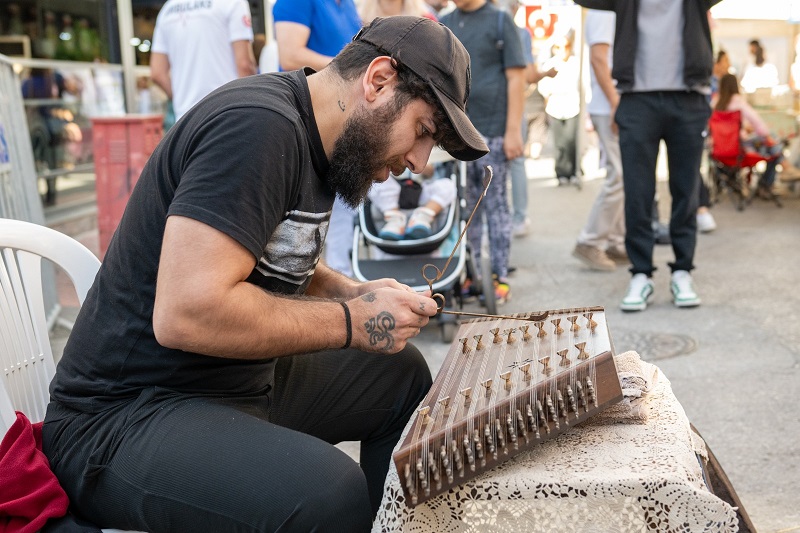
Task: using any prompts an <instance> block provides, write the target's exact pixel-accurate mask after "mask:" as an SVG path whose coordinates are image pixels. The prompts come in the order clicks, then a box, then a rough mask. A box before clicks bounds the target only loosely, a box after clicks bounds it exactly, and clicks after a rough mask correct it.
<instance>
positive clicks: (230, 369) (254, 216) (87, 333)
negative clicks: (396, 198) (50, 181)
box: [50, 71, 334, 411]
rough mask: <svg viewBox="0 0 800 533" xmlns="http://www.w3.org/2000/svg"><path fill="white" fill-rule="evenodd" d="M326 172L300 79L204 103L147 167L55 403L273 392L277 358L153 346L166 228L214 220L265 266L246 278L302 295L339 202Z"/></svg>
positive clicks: (84, 312)
mask: <svg viewBox="0 0 800 533" xmlns="http://www.w3.org/2000/svg"><path fill="white" fill-rule="evenodd" d="M327 170H328V160H327V158H326V156H325V152H324V150H323V147H322V141H321V139H320V136H319V131H318V130H317V126H316V121H315V119H314V116H313V111H312V108H311V97H310V94H309V92H308V83H307V81H306V77H305V73H304V72H302V71H295V72H287V73H280V74H269V75H259V76H250V77H248V78H244V79H240V80H236V81H233V82H231V83H229V84H227V85H224V86H223V87H221V88H220V89H218V90H216V91H214V92H213V93H212V94H210V95H209V96H208V97H206V98H205V99H204V100H202V101H201V102H200V103H198V104H197V106H195V107H194V108H193V109H192V110H191V111H189V112H188V113H187V114H186V115H185V116H184V117H183V118H182V119H181V120H180V121H178V123H177V124H176V125H175V126H174V127H173V128H172V129H171V130H170V131H169V133H168V134H167V135H166V136H165V137H164V139H163V140H162V141H161V143H160V144H159V145H158V147H157V148H156V150H155V151H154V153H153V155H152V156H151V157H150V160H149V161H148V162H147V165H146V166H145V168H144V170H143V171H142V175H141V177H140V178H139V181H138V183H137V184H136V187H135V188H134V190H133V193H132V195H131V198H130V200H129V202H128V205H127V208H126V210H125V214H124V215H123V217H122V221H121V222H120V225H119V228H118V229H117V232H116V233H115V234H114V237H113V238H112V240H111V243H110V246H109V249H108V252H107V254H106V256H105V258H104V260H103V265H102V266H101V268H100V271H99V273H98V276H97V279H96V280H95V283H94V285H93V286H92V288H91V290H90V291H89V293H88V295H87V298H86V301H85V302H84V305H83V307H82V309H81V312H80V314H79V316H78V319H77V321H76V323H75V328H74V330H73V331H72V334H71V335H70V338H69V342H68V343H67V346H66V347H65V350H64V355H63V357H62V359H61V361H60V362H59V365H58V369H57V372H56V376H55V379H54V380H53V383H52V384H51V386H50V393H51V396H52V397H53V398H54V399H56V400H58V401H60V402H61V403H63V404H65V405H67V406H70V407H72V408H75V409H79V410H82V411H99V410H101V409H103V408H104V407H106V406H108V405H109V403H115V402H117V401H120V400H125V399H130V398H132V397H136V396H138V395H139V394H140V392H141V390H142V389H143V388H145V387H153V386H156V387H162V388H165V389H169V390H174V391H181V392H186V393H197V394H216V393H220V394H232V395H238V394H252V393H260V392H265V391H266V390H268V388H269V386H270V384H271V383H272V376H273V368H274V360H272V359H266V360H261V361H252V360H239V359H228V358H221V357H211V356H206V355H201V354H195V353H189V352H184V351H181V350H173V349H168V348H165V347H163V346H161V345H160V344H158V342H157V341H156V339H155V335H154V334H153V322H152V316H153V303H154V299H155V289H156V276H157V272H158V262H159V257H160V254H161V244H162V240H163V236H164V226H165V224H166V220H167V217H168V216H169V215H180V216H185V217H190V218H192V219H195V220H198V221H200V222H203V223H205V224H208V225H209V226H212V227H214V228H216V229H218V230H220V231H222V232H224V233H226V234H227V235H229V236H231V237H232V238H233V239H235V240H236V241H238V242H239V243H241V244H242V245H243V246H244V247H245V248H247V249H248V250H249V251H250V252H251V253H252V254H253V257H254V258H257V263H256V266H255V268H254V269H253V272H252V273H251V274H250V276H249V278H248V281H249V282H251V283H254V284H257V285H259V286H260V287H263V288H264V289H266V290H269V291H273V292H276V293H281V294H299V293H302V292H304V290H305V288H306V287H307V286H308V284H309V282H310V279H311V276H312V275H313V273H314V269H315V268H316V265H317V262H318V260H319V256H320V252H321V249H322V245H323V243H324V241H325V236H326V233H327V229H328V221H329V219H330V213H331V208H332V206H333V200H334V193H333V192H332V191H331V189H330V187H329V186H328V185H327V182H326V174H327ZM189 267H190V268H191V265H189ZM197 290H198V291H202V290H203V287H197Z"/></svg>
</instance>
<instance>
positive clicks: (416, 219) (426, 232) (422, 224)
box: [406, 207, 436, 239]
mask: <svg viewBox="0 0 800 533" xmlns="http://www.w3.org/2000/svg"><path fill="white" fill-rule="evenodd" d="M434 218H436V213H434V212H433V210H431V209H428V208H427V207H418V208H416V209H414V212H412V213H411V218H409V219H408V227H407V228H406V239H424V238H425V237H430V236H431V234H432V233H433V229H432V228H431V226H432V225H433V219H434Z"/></svg>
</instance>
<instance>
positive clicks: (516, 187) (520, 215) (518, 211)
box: [508, 0, 556, 237]
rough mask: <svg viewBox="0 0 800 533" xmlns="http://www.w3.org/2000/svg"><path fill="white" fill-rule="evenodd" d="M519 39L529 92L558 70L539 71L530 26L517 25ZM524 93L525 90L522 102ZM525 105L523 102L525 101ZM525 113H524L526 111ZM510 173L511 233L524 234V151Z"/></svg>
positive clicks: (513, 7) (514, 6)
mask: <svg viewBox="0 0 800 533" xmlns="http://www.w3.org/2000/svg"><path fill="white" fill-rule="evenodd" d="M519 7H520V4H519V1H518V0H512V2H510V3H509V4H508V12H509V13H510V14H511V17H512V18H514V15H516V13H517V11H518V10H519ZM517 33H519V40H520V43H521V44H522V54H523V55H524V56H525V83H524V91H525V93H526V94H527V91H528V87H529V86H531V85H535V84H536V83H538V82H539V81H540V80H541V79H542V78H545V77H553V76H555V75H556V70H555V69H554V68H551V69H550V70H547V71H544V72H542V71H540V70H539V69H538V68H537V66H536V61H535V60H534V58H533V43H532V42H531V34H530V32H529V31H528V29H527V28H520V27H517ZM524 99H525V94H523V102H524ZM523 108H524V103H523ZM523 114H524V113H523ZM521 127H522V145H523V147H524V146H525V145H526V144H527V142H528V121H527V119H526V118H525V117H524V116H523V118H522V126H521ZM508 173H509V176H510V177H511V208H512V212H511V233H512V235H513V236H514V237H524V236H525V235H527V234H528V232H529V231H530V219H529V218H528V175H527V172H526V171H525V155H524V154H523V155H521V156H519V157H515V158H514V159H512V160H511V161H509V163H508Z"/></svg>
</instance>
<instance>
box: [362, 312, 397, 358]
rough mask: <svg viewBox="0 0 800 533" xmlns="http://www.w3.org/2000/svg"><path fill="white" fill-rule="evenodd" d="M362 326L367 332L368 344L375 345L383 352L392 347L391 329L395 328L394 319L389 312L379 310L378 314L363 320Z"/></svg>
mask: <svg viewBox="0 0 800 533" xmlns="http://www.w3.org/2000/svg"><path fill="white" fill-rule="evenodd" d="M364 328H366V330H367V333H368V334H369V344H370V346H375V347H377V348H379V349H380V350H381V351H384V352H386V351H389V350H391V349H392V348H393V347H394V336H393V334H392V330H394V328H395V321H394V316H392V314H391V313H389V312H387V311H381V312H380V313H378V316H376V317H374V318H370V319H369V320H367V321H366V322H364ZM381 345H382V346H381Z"/></svg>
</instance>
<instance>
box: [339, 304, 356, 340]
mask: <svg viewBox="0 0 800 533" xmlns="http://www.w3.org/2000/svg"><path fill="white" fill-rule="evenodd" d="M339 303H340V304H342V309H344V325H345V327H346V328H347V340H346V341H345V343H344V346H342V350H344V349H345V348H349V347H350V341H352V340H353V323H352V322H351V321H350V308H349V307H347V304H346V303H344V302H339Z"/></svg>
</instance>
